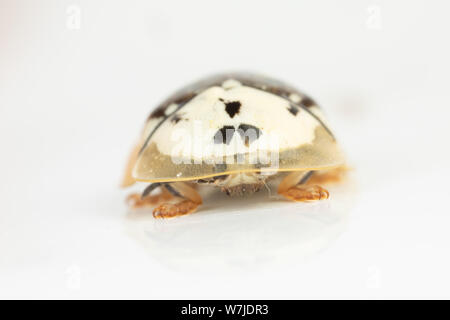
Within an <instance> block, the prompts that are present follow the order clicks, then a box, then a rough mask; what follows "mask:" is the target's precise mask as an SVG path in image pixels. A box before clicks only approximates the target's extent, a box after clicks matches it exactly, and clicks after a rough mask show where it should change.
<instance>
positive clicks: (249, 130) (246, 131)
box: [238, 123, 262, 147]
mask: <svg viewBox="0 0 450 320" xmlns="http://www.w3.org/2000/svg"><path fill="white" fill-rule="evenodd" d="M238 133H239V135H240V136H241V138H242V140H244V144H245V145H246V146H247V147H248V146H249V145H250V144H251V143H253V142H254V141H256V140H257V139H258V138H259V137H260V136H261V134H262V131H261V129H259V128H258V127H255V126H252V125H251V124H245V123H241V124H240V125H239V127H238Z"/></svg>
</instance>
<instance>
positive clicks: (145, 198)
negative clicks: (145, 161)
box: [127, 183, 173, 208]
mask: <svg viewBox="0 0 450 320" xmlns="http://www.w3.org/2000/svg"><path fill="white" fill-rule="evenodd" d="M158 187H161V184H160V183H152V184H150V185H149V186H148V187H147V188H145V189H144V191H143V192H142V194H139V193H133V194H130V195H129V196H128V197H127V203H128V204H129V205H130V206H131V207H132V208H143V207H152V206H154V205H156V204H158V203H159V202H161V201H167V200H170V199H172V198H173V196H172V194H171V193H170V192H169V191H168V190H167V189H166V188H161V192H160V193H158V194H155V195H150V193H151V192H152V191H153V190H155V189H156V188H158Z"/></svg>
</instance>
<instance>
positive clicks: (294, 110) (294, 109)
mask: <svg viewBox="0 0 450 320" xmlns="http://www.w3.org/2000/svg"><path fill="white" fill-rule="evenodd" d="M288 111H289V112H290V113H292V114H293V115H294V116H296V115H297V113H298V111H299V110H298V107H297V106H294V105H293V104H291V105H290V106H289V108H288Z"/></svg>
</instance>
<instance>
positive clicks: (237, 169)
mask: <svg viewBox="0 0 450 320" xmlns="http://www.w3.org/2000/svg"><path fill="white" fill-rule="evenodd" d="M343 168H344V157H343V154H342V152H341V150H340V148H339V146H338V144H337V142H336V139H335V137H334V135H333V133H332V131H331V129H330V128H329V125H328V122H327V121H326V119H325V118H324V115H323V113H322V111H321V109H320V108H319V106H318V105H317V103H316V102H315V101H314V100H312V99H311V98H310V97H309V96H307V95H305V94H304V93H302V92H301V91H299V90H297V89H295V88H294V87H292V86H290V85H287V84H286V83H284V82H281V81H278V80H275V79H272V78H268V77H264V76H261V75H256V74H244V73H230V74H220V75H215V76H212V77H208V78H205V79H202V80H200V81H197V82H195V83H193V84H191V85H189V86H187V87H184V88H183V89H181V90H179V91H177V92H176V93H174V94H173V95H172V96H170V97H169V98H168V99H166V100H165V101H163V102H162V103H161V104H160V105H159V106H158V107H157V108H156V109H155V110H154V111H153V112H152V113H151V114H150V116H149V117H148V118H147V121H146V123H145V126H144V129H143V130H142V133H141V135H140V139H139V141H138V143H137V145H136V146H135V148H134V149H133V151H132V153H131V155H130V157H129V161H128V165H127V168H126V172H125V176H124V179H123V182H122V186H124V187H127V186H131V185H132V184H134V183H135V182H137V181H140V182H145V183H149V185H148V186H147V187H146V188H145V189H144V191H143V192H142V193H141V194H137V193H135V194H131V195H130V196H129V197H128V201H129V203H130V205H131V206H132V207H133V208H140V207H146V206H156V208H155V209H154V210H153V216H154V217H157V218H168V217H175V216H180V215H185V214H188V213H191V212H193V211H195V210H196V209H197V208H198V206H199V205H201V203H202V198H201V196H200V194H199V193H198V192H197V190H196V189H197V185H209V186H215V187H219V188H220V189H221V190H222V191H224V192H226V193H227V194H228V195H230V196H234V195H246V194H251V193H253V192H256V191H259V190H260V189H261V188H262V187H263V186H264V185H265V184H266V182H267V181H268V180H269V179H272V178H273V177H277V176H280V175H283V179H282V180H281V182H280V183H279V185H278V194H280V195H282V196H284V197H285V198H287V199H290V200H293V201H316V200H324V199H328V197H329V192H328V191H327V190H326V189H325V188H324V187H322V186H321V184H323V183H325V182H327V181H330V180H337V179H339V178H340V177H341V176H342V174H343V172H344V171H345V170H344V169H343ZM155 189H160V191H161V192H160V193H158V194H156V195H155V194H154V193H153V191H154V190H155ZM177 199H178V201H177V202H174V200H177Z"/></svg>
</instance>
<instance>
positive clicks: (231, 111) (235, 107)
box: [225, 101, 241, 118]
mask: <svg viewBox="0 0 450 320" xmlns="http://www.w3.org/2000/svg"><path fill="white" fill-rule="evenodd" d="M240 109H241V103H240V102H239V101H230V102H225V111H226V112H227V113H228V115H229V116H230V118H233V117H234V116H235V115H236V114H238V113H239V110H240Z"/></svg>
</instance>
